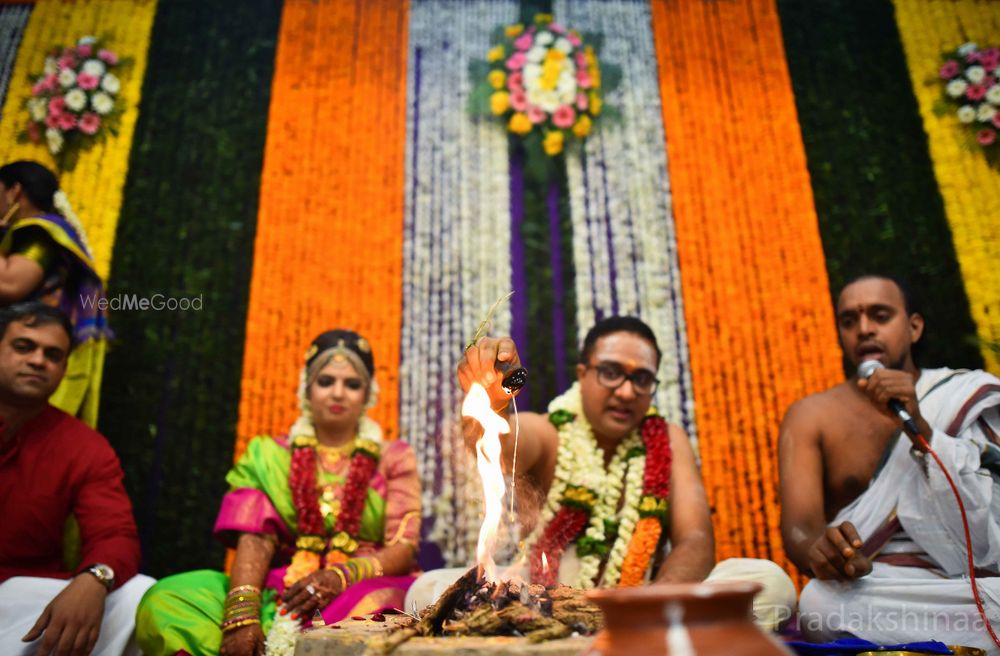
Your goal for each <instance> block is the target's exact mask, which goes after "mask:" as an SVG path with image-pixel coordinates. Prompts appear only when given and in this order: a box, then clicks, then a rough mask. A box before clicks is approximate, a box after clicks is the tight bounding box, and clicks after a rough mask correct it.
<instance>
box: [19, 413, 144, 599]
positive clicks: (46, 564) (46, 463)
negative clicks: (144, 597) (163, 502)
mask: <svg viewBox="0 0 1000 656" xmlns="http://www.w3.org/2000/svg"><path fill="white" fill-rule="evenodd" d="M13 440H14V442H13V444H12V445H11V446H10V447H9V448H7V449H4V450H3V451H2V452H0V582H3V581H6V580H7V579H9V578H11V577H13V576H40V577H47V578H62V579H65V578H70V577H71V576H73V575H74V574H76V573H77V572H79V571H81V570H82V569H84V568H86V567H87V566H89V565H92V564H94V563H104V564H106V565H108V566H110V567H111V568H112V569H114V571H115V586H116V587H117V586H120V585H121V584H122V583H125V582H126V581H128V580H129V579H130V578H132V577H133V576H135V575H136V574H137V573H138V571H139V557H140V556H139V537H138V534H137V532H136V528H135V520H134V519H133V517H132V504H131V503H130V502H129V498H128V495H127V494H126V493H125V486H124V483H123V478H124V475H123V473H122V468H121V465H120V464H119V462H118V457H117V456H116V455H115V452H114V450H113V449H112V448H111V445H110V444H108V441H107V440H106V439H105V438H104V436H103V435H101V434H100V433H98V432H97V431H95V430H93V429H92V428H90V427H89V426H87V425H86V424H84V423H83V422H82V421H80V420H78V419H76V418H74V417H71V416H69V415H68V414H66V413H65V412H63V411H61V410H57V409H56V408H53V407H52V406H47V407H46V409H45V410H44V411H42V413H41V414H39V415H38V416H37V417H35V418H34V419H32V420H30V421H28V422H27V423H25V424H24V426H22V427H21V429H20V430H19V431H18V432H17V434H16V435H15V436H14V438H13ZM70 513H73V514H74V515H76V519H77V521H78V522H79V524H80V541H81V545H80V546H81V553H80V556H81V558H80V569H78V570H77V572H70V571H68V570H67V569H66V568H65V566H64V565H63V558H62V554H63V531H64V529H65V526H66V520H67V518H68V517H69V515H70Z"/></svg>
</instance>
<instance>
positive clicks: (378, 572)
mask: <svg viewBox="0 0 1000 656" xmlns="http://www.w3.org/2000/svg"><path fill="white" fill-rule="evenodd" d="M369 559H370V560H371V561H372V566H373V567H374V568H375V575H374V576H373V577H372V578H376V579H377V578H381V577H383V576H385V571H384V570H383V569H382V561H381V560H379V559H378V556H369Z"/></svg>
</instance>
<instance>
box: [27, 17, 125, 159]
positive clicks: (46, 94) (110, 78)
mask: <svg viewBox="0 0 1000 656" xmlns="http://www.w3.org/2000/svg"><path fill="white" fill-rule="evenodd" d="M129 63H130V61H129V60H125V59H121V58H119V57H118V55H117V53H115V52H114V51H112V50H109V49H107V48H105V47H104V44H103V43H102V41H101V39H98V38H97V37H94V36H85V37H83V38H81V39H80V40H79V41H77V43H76V45H75V46H72V47H54V48H52V50H50V51H49V54H48V56H47V57H46V58H45V68H44V70H43V71H42V72H41V73H37V74H33V75H32V76H31V77H32V79H33V80H35V82H34V84H33V85H32V87H31V97H29V98H28V99H27V101H26V102H25V109H26V110H27V112H28V124H27V126H26V127H25V129H24V131H22V132H21V133H20V134H19V135H18V141H19V142H21V143H24V142H28V141H30V142H32V143H39V144H40V143H43V142H44V143H45V145H46V147H47V148H48V150H49V152H50V153H52V158H53V159H54V160H55V163H56V166H58V167H59V169H60V170H63V171H71V170H73V168H75V167H76V163H77V161H78V160H79V157H80V153H81V152H82V151H84V150H87V149H88V148H90V147H92V146H93V145H94V144H95V143H97V142H98V141H103V140H104V139H106V138H107V135H108V134H109V133H110V134H112V135H117V134H118V130H117V128H118V124H119V123H120V121H121V115H122V112H123V111H124V107H123V106H122V105H123V103H122V101H121V97H120V93H121V80H120V79H119V77H118V75H116V72H120V70H121V69H122V68H123V67H125V66H127V65H128V64H129Z"/></svg>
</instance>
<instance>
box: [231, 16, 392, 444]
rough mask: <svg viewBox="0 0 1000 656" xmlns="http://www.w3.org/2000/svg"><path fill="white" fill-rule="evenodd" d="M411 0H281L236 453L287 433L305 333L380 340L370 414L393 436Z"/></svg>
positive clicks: (305, 343) (295, 406) (375, 342)
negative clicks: (251, 442) (342, 332)
mask: <svg viewBox="0 0 1000 656" xmlns="http://www.w3.org/2000/svg"><path fill="white" fill-rule="evenodd" d="M408 9H409V6H408V3H407V2H406V1H405V0H404V1H401V2H400V1H397V0H379V1H373V2H318V3H317V2H313V1H311V0H286V2H285V5H284V9H283V13H282V18H281V31H280V34H279V42H278V52H277V57H276V62H275V72H274V80H273V83H272V97H271V107H270V116H269V121H268V128H267V144H266V147H265V153H264V167H263V174H262V176H261V196H260V210H259V216H258V227H257V240H256V244H255V249H254V251H255V252H254V270H253V277H252V279H251V283H250V306H249V312H248V318H247V336H246V346H245V353H244V360H243V382H242V395H241V399H240V415H239V425H238V427H237V443H236V457H239V455H240V454H241V453H242V451H243V449H244V447H245V445H246V442H247V440H248V439H249V438H250V437H252V436H254V435H257V434H261V433H268V434H282V433H284V432H285V431H287V430H288V427H289V426H290V424H291V422H292V421H294V419H295V417H296V416H297V413H298V403H297V400H296V397H295V390H296V387H297V384H298V376H299V371H300V369H301V367H302V364H303V361H304V360H303V358H304V355H305V352H306V349H307V347H308V345H309V342H310V340H312V338H313V337H315V336H316V335H317V334H319V333H320V332H321V331H323V330H326V329H329V328H335V327H346V328H351V329H354V330H357V331H358V332H360V333H361V334H362V335H364V336H365V337H366V338H367V339H368V340H369V342H371V345H372V349H373V351H374V355H375V364H376V377H377V379H378V381H379V384H380V385H381V388H382V393H381V398H380V399H379V402H378V405H377V406H376V407H375V409H374V410H373V411H372V413H371V415H372V417H373V418H374V419H375V420H377V421H378V422H379V423H381V424H382V427H383V429H384V430H385V431H386V434H387V436H395V434H396V424H397V415H398V408H397V405H398V404H397V388H398V374H397V369H398V363H399V335H400V321H401V284H402V248H403V188H404V149H405V143H406V105H405V99H406V58H407V54H406V53H407V43H406V41H407V39H406V37H407V16H408Z"/></svg>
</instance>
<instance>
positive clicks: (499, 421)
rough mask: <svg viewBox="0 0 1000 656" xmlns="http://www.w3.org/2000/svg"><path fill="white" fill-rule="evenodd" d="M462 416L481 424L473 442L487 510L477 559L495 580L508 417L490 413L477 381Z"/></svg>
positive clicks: (487, 575) (477, 549) (503, 488)
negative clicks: (502, 441)
mask: <svg viewBox="0 0 1000 656" xmlns="http://www.w3.org/2000/svg"><path fill="white" fill-rule="evenodd" d="M462 416H463V417H472V418H473V419H475V420H476V421H478V422H479V424H480V425H481V426H482V427H483V436H482V437H481V438H479V441H478V442H476V466H477V467H478V469H479V478H480V479H481V480H482V482H483V502H484V504H483V505H484V507H485V509H486V513H485V517H483V525H482V526H481V527H480V528H479V544H478V545H477V546H476V562H477V563H478V564H479V571H480V572H481V573H482V575H483V576H485V577H486V580H487V581H496V580H497V578H496V563H495V562H494V561H493V553H494V552H495V551H496V542H497V531H498V529H499V527H500V520H501V518H502V517H503V495H504V491H505V490H506V486H505V485H504V480H503V469H501V467H500V453H501V447H500V434H501V433H509V432H510V425H509V424H508V423H507V420H506V419H504V418H503V417H501V416H500V415H498V414H497V413H495V412H493V408H492V407H490V397H489V395H488V394H487V393H486V389H485V388H483V386H482V385H480V384H479V383H473V384H472V387H471V388H470V389H469V393H468V394H466V396H465V401H463V402H462Z"/></svg>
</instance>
